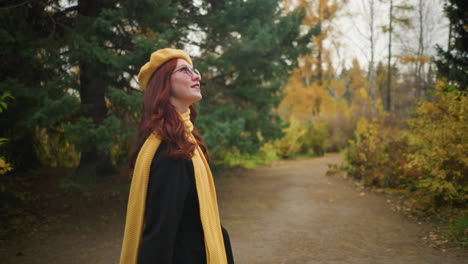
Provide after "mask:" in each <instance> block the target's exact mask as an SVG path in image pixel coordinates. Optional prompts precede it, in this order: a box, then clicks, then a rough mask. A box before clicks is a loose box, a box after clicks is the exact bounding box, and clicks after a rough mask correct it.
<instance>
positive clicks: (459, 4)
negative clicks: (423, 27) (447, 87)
mask: <svg viewBox="0 0 468 264" xmlns="http://www.w3.org/2000/svg"><path fill="white" fill-rule="evenodd" d="M444 10H445V12H446V14H447V17H448V19H449V20H450V28H449V32H450V33H449V44H448V48H447V50H444V49H443V48H442V47H440V46H437V53H438V58H437V59H436V65H437V69H438V71H439V72H438V73H439V75H440V76H442V77H445V78H446V79H447V80H448V81H449V84H451V85H452V86H453V88H454V89H456V90H459V91H465V92H466V91H467V90H468V31H467V27H468V5H467V4H466V1H463V0H446V1H445V3H444Z"/></svg>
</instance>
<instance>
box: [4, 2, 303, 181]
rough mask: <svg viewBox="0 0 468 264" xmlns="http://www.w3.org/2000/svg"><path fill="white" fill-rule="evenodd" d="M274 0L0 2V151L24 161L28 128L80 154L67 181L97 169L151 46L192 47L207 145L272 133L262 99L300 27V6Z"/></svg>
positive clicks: (119, 128) (244, 146) (275, 131)
mask: <svg viewBox="0 0 468 264" xmlns="http://www.w3.org/2000/svg"><path fill="white" fill-rule="evenodd" d="M14 3H16V2H14ZM279 3H280V1H270V0H253V1H243V0H235V1H202V2H200V3H198V2H197V3H194V2H192V1H170V0H157V1H155V0H133V1H118V0H102V1H92V0H77V1H69V2H68V1H59V0H39V1H31V2H24V3H23V4H19V5H16V4H12V5H11V6H9V7H8V8H4V9H2V10H0V15H1V16H0V20H1V22H2V23H1V27H0V36H1V38H0V41H1V43H2V47H5V48H4V49H3V50H2V52H1V53H0V56H1V57H0V58H1V59H2V60H1V61H2V62H1V63H2V64H1V66H0V71H1V73H2V75H1V76H2V77H1V79H0V88H1V91H0V92H2V91H10V92H11V94H12V95H13V97H14V98H16V99H15V101H14V102H12V103H11V104H10V106H9V108H8V109H7V110H6V111H5V112H4V114H3V115H2V116H1V120H0V122H1V124H2V131H1V132H2V133H1V135H0V137H6V138H10V139H12V140H11V141H10V142H11V147H10V148H9V149H8V150H7V152H8V153H9V154H12V153H13V154H15V156H16V160H20V157H25V154H28V155H31V157H30V158H28V161H26V162H23V165H26V164H27V165H31V164H32V163H33V162H32V161H33V160H37V159H35V157H34V153H35V151H34V144H35V142H34V135H35V129H36V128H38V127H41V128H47V129H48V130H49V133H58V134H60V135H62V136H63V135H65V136H66V138H68V140H71V141H72V143H73V144H74V145H75V146H76V148H77V149H78V151H79V152H80V153H81V162H80V167H79V168H78V170H77V173H76V174H75V175H76V176H78V178H77V179H78V180H83V179H84V177H85V178H89V179H92V178H93V176H94V175H95V174H96V172H97V171H99V169H100V167H101V168H104V169H107V167H108V166H107V165H109V164H110V159H109V153H110V149H111V147H113V146H115V145H116V144H119V143H120V144H122V142H123V141H124V140H125V139H126V138H127V137H128V136H129V135H133V133H132V132H133V129H134V127H136V125H135V123H136V121H137V120H138V119H139V112H140V105H141V92H140V91H139V89H138V86H137V85H136V82H135V80H136V78H135V77H136V74H137V73H138V70H139V68H140V67H141V66H142V65H143V64H144V63H145V62H146V61H147V60H148V57H149V55H150V54H151V52H153V51H155V50H157V49H160V48H163V47H175V48H185V49H187V50H189V51H190V50H192V51H193V52H192V53H193V54H192V55H196V54H199V55H198V56H194V62H195V64H196V67H198V68H200V70H201V72H202V75H203V76H202V78H203V82H204V85H203V87H202V89H203V93H204V98H205V99H204V100H203V101H202V103H201V106H200V110H201V112H202V114H201V118H200V120H199V125H198V126H199V127H200V128H201V130H203V132H204V137H205V140H206V141H207V142H208V144H209V145H210V148H211V150H212V151H214V152H216V151H217V150H218V149H230V148H231V147H236V148H238V149H239V150H241V151H250V152H254V151H255V150H257V149H258V147H259V146H260V145H261V144H262V142H263V141H264V140H267V139H269V138H274V137H275V136H278V135H279V131H280V129H279V128H280V122H279V120H278V117H277V116H275V115H274V114H273V113H272V108H273V106H275V105H276V104H277V103H278V101H279V98H280V87H281V86H282V84H283V83H284V82H285V80H287V77H288V76H289V74H290V72H291V70H292V69H293V68H294V67H295V66H296V63H295V62H296V58H297V57H298V56H299V55H300V54H303V53H305V52H307V51H309V50H308V49H307V48H306V46H307V44H308V43H309V42H310V40H311V36H312V32H311V31H309V32H301V31H300V30H299V26H300V24H301V21H302V17H303V15H302V13H300V12H292V13H287V14H283V12H282V10H281V9H280V6H279ZM20 142H22V143H23V145H19V143H20ZM14 151H17V153H15V152H14ZM29 167H30V166H29ZM15 168H18V166H17V165H15Z"/></svg>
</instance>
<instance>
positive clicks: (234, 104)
mask: <svg viewBox="0 0 468 264" xmlns="http://www.w3.org/2000/svg"><path fill="white" fill-rule="evenodd" d="M206 4H207V3H203V6H202V7H203V8H206V10H207V14H206V15H201V16H199V17H196V18H195V21H196V22H197V24H198V25H199V26H200V27H201V28H205V29H206V30H203V31H204V32H205V33H206V37H205V38H204V39H203V40H202V41H200V43H199V45H198V46H199V47H200V48H201V53H202V55H201V56H200V58H197V59H196V60H195V63H196V64H197V67H198V68H200V69H201V71H202V72H206V74H204V76H206V88H205V89H204V99H203V101H202V102H201V106H202V107H201V108H200V113H201V117H202V118H200V121H199V122H198V127H200V129H201V131H202V132H203V135H204V138H205V140H206V141H207V142H208V145H209V147H210V149H213V148H218V147H221V148H224V149H230V148H231V147H235V148H237V149H238V150H239V151H240V152H241V153H249V154H253V153H255V152H256V151H258V149H259V148H260V147H261V146H262V145H264V144H265V142H268V141H270V140H274V139H275V138H279V137H280V136H281V135H282V133H281V122H280V120H279V117H278V116H277V115H276V114H275V113H274V112H273V111H272V109H273V107H275V106H276V105H277V104H278V103H279V100H280V95H281V94H280V89H281V87H282V85H283V84H284V83H285V82H286V80H287V78H288V77H289V75H290V74H291V71H292V69H293V68H294V67H295V66H296V65H297V57H298V56H299V55H300V54H303V53H305V52H307V51H308V50H309V49H308V48H307V45H308V44H309V43H310V40H311V37H312V35H313V34H314V33H316V32H314V31H313V30H311V31H309V32H306V33H305V34H301V32H300V29H299V26H300V25H301V21H302V18H303V13H299V12H291V13H287V14H283V13H282V10H281V8H280V6H279V4H280V1H276V0H275V1H264V0H255V1H242V0H235V1H226V2H220V3H218V4H216V5H214V4H213V5H206ZM221 109H222V110H221ZM215 120H216V121H215ZM205 122H206V124H205ZM216 123H220V124H216ZM231 129H233V130H231ZM215 139H216V140H215ZM219 139H221V140H219Z"/></svg>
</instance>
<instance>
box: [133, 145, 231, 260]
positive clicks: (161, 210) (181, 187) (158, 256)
mask: <svg viewBox="0 0 468 264" xmlns="http://www.w3.org/2000/svg"><path fill="white" fill-rule="evenodd" d="M222 231H223V238H224V246H225V248H226V256H227V259H228V263H229V264H231V263H234V260H233V256H232V249H231V243H230V241H229V235H228V233H227V231H226V230H225V229H224V228H222ZM138 264H206V252H205V242H204V235H203V229H202V224H201V220H200V207H199V203H198V196H197V189H196V186H195V174H194V170H193V163H192V161H191V160H186V159H171V158H169V157H167V145H166V143H165V142H161V145H160V146H159V148H158V150H157V151H156V154H155V156H154V158H153V161H152V163H151V170H150V177H149V182H148V191H147V197H146V206H145V216H144V227H143V234H142V240H141V244H140V247H139V250H138Z"/></svg>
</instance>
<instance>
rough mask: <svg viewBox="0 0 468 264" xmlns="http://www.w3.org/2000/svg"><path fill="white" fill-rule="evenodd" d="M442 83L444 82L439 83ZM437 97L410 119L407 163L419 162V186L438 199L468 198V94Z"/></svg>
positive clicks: (437, 201) (423, 104)
mask: <svg viewBox="0 0 468 264" xmlns="http://www.w3.org/2000/svg"><path fill="white" fill-rule="evenodd" d="M438 85H439V87H440V86H441V85H442V84H438ZM436 95H437V100H435V101H433V102H425V103H422V104H421V105H420V106H419V107H418V109H417V117H416V118H414V119H412V120H410V121H409V125H410V127H411V132H410V134H409V140H410V144H411V145H413V146H414V147H415V148H416V150H415V151H414V152H413V153H411V154H410V158H411V162H410V163H409V164H408V166H418V167H419V168H420V170H421V179H420V180H419V181H418V188H419V189H420V190H421V191H423V192H424V193H426V195H428V196H430V197H432V198H433V199H434V202H436V203H439V204H440V203H452V202H458V203H464V202H466V201H467V200H468V132H467V131H468V116H467V113H468V96H467V94H466V93H465V94H463V93H459V92H441V91H438V92H437V93H436Z"/></svg>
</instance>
